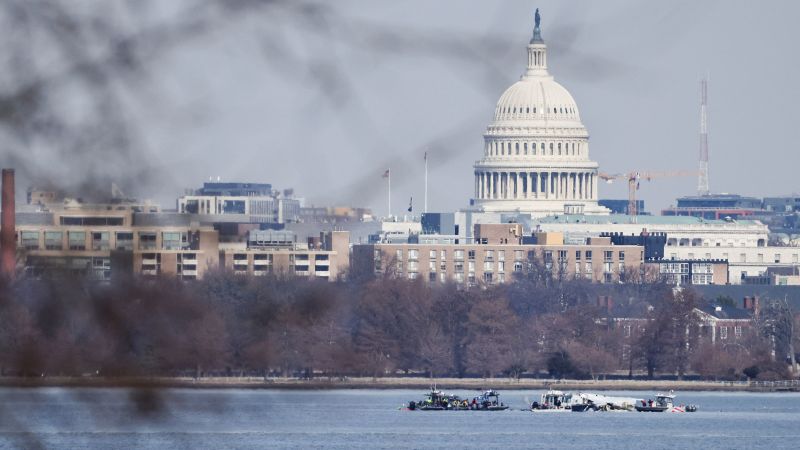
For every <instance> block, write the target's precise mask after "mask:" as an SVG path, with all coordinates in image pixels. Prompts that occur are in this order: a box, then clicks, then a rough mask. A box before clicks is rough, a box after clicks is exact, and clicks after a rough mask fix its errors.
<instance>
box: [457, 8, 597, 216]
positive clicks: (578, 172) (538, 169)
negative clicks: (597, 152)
mask: <svg viewBox="0 0 800 450" xmlns="http://www.w3.org/2000/svg"><path fill="white" fill-rule="evenodd" d="M539 23H540V16H539V10H538V9H537V10H536V26H535V28H534V29H533V37H532V38H531V41H530V43H529V44H528V68H527V70H526V71H525V73H524V74H523V75H522V77H521V78H520V80H519V81H517V82H516V83H514V84H513V85H511V87H509V88H508V89H506V91H505V92H504V93H503V95H501V96H500V100H498V101H497V107H496V108H495V111H494V120H493V121H492V122H491V123H490V124H489V126H488V127H487V128H486V133H485V134H484V135H483V137H484V152H483V159H481V160H479V161H477V162H476V163H475V165H474V168H475V198H474V199H473V200H472V204H473V207H474V208H476V209H478V210H480V211H485V212H519V213H529V214H531V216H532V217H540V216H547V215H555V214H564V213H570V214H608V213H609V210H608V209H607V208H604V207H602V206H599V205H598V204H597V168H598V165H597V163H596V162H594V161H592V160H591V159H589V133H588V131H587V130H586V127H585V126H583V123H582V122H581V117H580V112H579V111H578V105H577V104H576V103H575V99H573V98H572V95H570V93H569V91H567V90H566V89H565V88H564V87H563V86H561V85H560V84H558V83H557V82H556V81H555V80H553V77H552V75H550V73H549V72H548V71H547V45H545V43H544V41H543V40H542V36H541V30H540V28H539Z"/></svg>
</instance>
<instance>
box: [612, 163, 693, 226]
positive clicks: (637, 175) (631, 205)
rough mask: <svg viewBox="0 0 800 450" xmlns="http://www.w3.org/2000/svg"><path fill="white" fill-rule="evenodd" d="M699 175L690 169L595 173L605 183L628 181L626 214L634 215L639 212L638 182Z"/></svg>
mask: <svg viewBox="0 0 800 450" xmlns="http://www.w3.org/2000/svg"><path fill="white" fill-rule="evenodd" d="M698 175H699V172H698V171H696V170H695V171H692V170H678V171H673V172H629V173H617V174H608V173H602V172H601V173H599V174H597V176H598V177H600V179H601V180H605V181H606V183H613V182H614V181H616V180H627V181H628V214H629V215H631V216H636V215H638V214H639V209H638V208H637V206H636V191H638V190H639V183H640V182H641V181H642V180H644V181H650V180H652V179H654V178H671V177H696V176H698Z"/></svg>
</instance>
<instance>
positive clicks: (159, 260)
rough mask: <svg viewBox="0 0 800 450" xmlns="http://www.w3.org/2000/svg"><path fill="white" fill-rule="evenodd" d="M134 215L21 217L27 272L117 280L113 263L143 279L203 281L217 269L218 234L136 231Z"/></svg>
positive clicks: (93, 212)
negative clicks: (67, 274)
mask: <svg viewBox="0 0 800 450" xmlns="http://www.w3.org/2000/svg"><path fill="white" fill-rule="evenodd" d="M133 216H134V213H133V212H132V211H131V210H130V209H127V210H118V209H114V208H112V207H111V205H109V207H108V208H106V209H103V208H87V209H74V208H72V209H65V210H56V211H50V212H39V213H27V214H26V213H21V214H17V226H16V233H17V245H18V248H19V252H20V253H21V255H22V264H23V266H24V271H25V272H26V273H28V274H29V275H32V276H37V275H41V274H43V273H47V272H54V271H60V272H68V273H77V274H83V275H88V276H90V277H93V278H95V279H99V280H108V279H110V278H111V276H112V269H113V267H112V266H113V263H112V261H114V262H116V263H118V264H120V267H124V269H122V270H125V271H127V270H130V271H132V272H133V273H134V274H141V275H161V274H164V275H176V276H180V277H182V278H185V279H195V278H202V276H203V274H204V273H205V272H207V271H208V270H211V269H214V268H216V267H217V266H218V262H219V250H218V238H217V232H216V231H215V230H214V229H213V228H211V227H204V226H199V225H193V226H192V225H167V226H135V225H134V224H133V222H134V220H133Z"/></svg>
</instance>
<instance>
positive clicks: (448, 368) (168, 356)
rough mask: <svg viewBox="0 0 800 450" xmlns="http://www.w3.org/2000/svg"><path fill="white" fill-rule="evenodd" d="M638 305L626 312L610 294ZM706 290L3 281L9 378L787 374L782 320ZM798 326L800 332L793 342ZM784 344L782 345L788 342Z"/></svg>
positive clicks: (1, 351) (221, 278)
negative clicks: (705, 302) (618, 313)
mask: <svg viewBox="0 0 800 450" xmlns="http://www.w3.org/2000/svg"><path fill="white" fill-rule="evenodd" d="M609 293H611V294H610V295H611V296H612V298H613V301H614V302H615V303H616V304H617V308H620V307H621V306H622V307H623V309H624V310H627V311H630V312H631V314H630V316H631V317H633V316H636V317H640V318H642V319H643V320H638V321H635V322H627V323H629V324H631V323H632V324H633V325H632V326H631V327H630V328H629V329H626V327H625V326H624V325H623V323H622V322H617V323H615V322H614V321H612V320H611V317H610V312H609V310H608V308H606V307H605V306H603V307H599V306H597V305H598V302H597V298H598V296H599V295H609ZM700 303H701V300H699V299H698V298H697V297H696V296H695V295H694V294H693V293H692V292H691V291H683V292H679V293H674V292H673V290H672V289H671V288H670V287H668V286H666V285H664V284H660V283H629V284H620V285H597V284H590V283H588V282H584V281H580V280H569V281H560V282H558V281H555V280H553V279H551V278H549V277H541V276H535V275H534V274H530V273H529V274H527V275H525V276H522V277H520V278H518V279H517V280H515V281H514V282H513V283H509V284H507V285H502V286H491V287H486V288H473V289H459V288H458V287H457V286H456V285H452V284H433V285H429V284H427V283H423V282H420V281H410V280H403V279H396V278H390V277H387V278H377V279H376V278H366V279H360V280H351V281H347V282H345V281H341V282H335V283H328V282H322V281H320V282H315V281H309V280H306V279H300V278H292V277H281V276H271V277H259V278H253V277H240V276H234V275H232V274H229V273H212V274H209V275H207V276H206V277H205V278H204V279H203V280H201V281H196V282H189V283H186V282H181V281H178V280H175V279H170V278H163V279H136V278H132V279H129V280H125V281H119V282H116V283H115V284H112V285H98V284H93V283H89V282H85V281H83V280H80V279H75V278H58V279H45V280H32V279H20V280H18V281H16V282H14V283H5V284H3V285H2V286H1V287H0V365H2V367H0V370H2V373H3V374H4V375H6V376H9V375H14V376H43V375H44V376H51V375H68V376H79V375H87V374H90V375H101V376H151V375H160V376H174V375H183V376H186V375H191V376H206V375H232V376H238V375H251V376H252V375H258V376H270V375H272V376H300V377H341V376H356V375H360V376H384V375H390V374H391V375H400V374H414V375H418V376H420V375H421V376H436V377H441V376H457V377H465V376H482V377H497V376H510V377H520V376H546V377H558V378H589V377H595V378H597V377H603V376H606V375H609V374H614V375H616V376H626V375H637V376H638V375H642V374H644V375H646V376H648V377H654V376H659V375H668V376H679V377H682V376H686V375H693V376H697V375H699V376H701V377H703V378H709V379H744V378H746V377H758V378H776V379H777V378H785V377H787V376H789V372H788V369H787V367H788V366H787V365H786V364H784V363H783V362H782V361H780V359H781V358H777V359H778V360H779V361H778V362H775V359H776V358H775V357H774V352H773V349H774V342H780V341H781V340H780V339H777V340H776V339H775V338H774V334H773V335H770V333H775V328H776V326H775V323H776V322H774V321H762V322H763V323H762V324H761V325H759V324H758V323H756V324H755V325H754V327H753V329H752V330H746V335H745V336H744V338H741V339H738V340H737V341H736V342H735V343H733V342H730V343H727V344H726V345H722V344H720V343H719V342H717V343H714V344H712V343H711V341H710V339H709V338H708V336H704V335H703V333H702V332H700V331H699V330H700V329H699V323H698V322H697V320H698V318H697V316H696V314H693V312H692V311H693V308H694V307H695V306H697V305H699V304H700ZM793 339H795V337H794V336H790V338H789V341H790V342H789V343H791V341H792V340H793ZM778 354H780V351H779V352H778Z"/></svg>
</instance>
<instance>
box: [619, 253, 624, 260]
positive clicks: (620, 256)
mask: <svg viewBox="0 0 800 450" xmlns="http://www.w3.org/2000/svg"><path fill="white" fill-rule="evenodd" d="M618 256H619V262H623V261H625V252H619V255H618Z"/></svg>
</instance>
